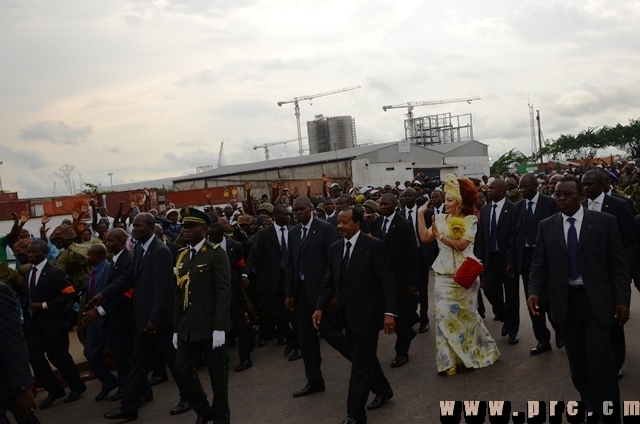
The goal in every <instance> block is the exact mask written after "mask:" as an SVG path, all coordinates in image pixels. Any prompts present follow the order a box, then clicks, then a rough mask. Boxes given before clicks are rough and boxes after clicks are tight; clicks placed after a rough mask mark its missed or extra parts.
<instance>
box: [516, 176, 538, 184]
mask: <svg viewBox="0 0 640 424" xmlns="http://www.w3.org/2000/svg"><path fill="white" fill-rule="evenodd" d="M523 182H524V183H527V184H531V183H534V184H538V179H537V178H536V176H535V175H533V174H524V175H523V176H522V177H520V184H522V183H523Z"/></svg>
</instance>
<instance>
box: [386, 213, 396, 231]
mask: <svg viewBox="0 0 640 424" xmlns="http://www.w3.org/2000/svg"><path fill="white" fill-rule="evenodd" d="M395 217H396V211H393V213H392V214H391V215H389V216H385V217H383V218H384V219H386V220H387V221H388V222H389V224H391V221H393V218H395ZM383 222H384V221H383ZM387 230H388V228H387Z"/></svg>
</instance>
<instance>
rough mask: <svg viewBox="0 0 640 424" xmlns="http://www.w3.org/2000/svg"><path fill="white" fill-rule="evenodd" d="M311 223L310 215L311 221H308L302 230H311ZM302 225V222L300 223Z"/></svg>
mask: <svg viewBox="0 0 640 424" xmlns="http://www.w3.org/2000/svg"><path fill="white" fill-rule="evenodd" d="M312 222H313V215H311V219H310V220H309V222H307V225H302V226H303V227H304V228H306V229H307V231H310V230H311V223H312ZM300 224H302V222H301V223H300Z"/></svg>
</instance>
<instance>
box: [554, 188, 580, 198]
mask: <svg viewBox="0 0 640 424" xmlns="http://www.w3.org/2000/svg"><path fill="white" fill-rule="evenodd" d="M577 193H578V192H577V191H573V190H565V191H555V192H554V193H553V194H554V195H555V196H556V199H557V198H559V197H571V196H573V195H574V194H577Z"/></svg>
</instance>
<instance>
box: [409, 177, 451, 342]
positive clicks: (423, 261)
mask: <svg viewBox="0 0 640 424" xmlns="http://www.w3.org/2000/svg"><path fill="white" fill-rule="evenodd" d="M403 194H404V207H403V208H401V209H400V215H401V216H402V217H404V218H406V219H407V221H409V223H410V224H411V226H412V227H413V231H414V233H415V235H416V240H417V243H418V248H419V252H420V254H419V255H418V273H417V275H416V278H417V280H416V283H415V284H414V285H416V286H417V287H418V302H419V303H420V327H419V329H418V332H419V333H426V332H427V331H429V296H428V291H429V269H430V268H431V265H433V262H434V261H435V260H436V257H437V256H438V251H439V249H438V243H436V242H435V241H433V242H431V243H423V242H422V240H420V236H419V235H418V221H417V218H418V217H417V213H418V207H419V206H418V204H417V203H416V195H417V193H416V191H415V190H414V189H412V188H408V189H406V190H405V191H404V192H403ZM443 200H444V199H443V197H442V191H439V190H437V191H434V192H432V193H431V206H433V208H430V209H429V210H428V211H427V213H426V214H425V223H426V224H427V228H431V221H432V219H431V218H432V217H433V216H434V215H436V214H440V213H443V212H444V207H443V206H442V202H443Z"/></svg>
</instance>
